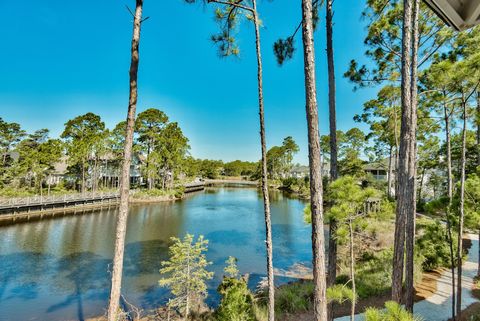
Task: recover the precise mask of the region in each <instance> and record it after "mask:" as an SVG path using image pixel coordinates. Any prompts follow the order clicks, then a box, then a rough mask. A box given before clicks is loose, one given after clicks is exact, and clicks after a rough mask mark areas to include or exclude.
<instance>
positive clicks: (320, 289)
mask: <svg viewBox="0 0 480 321" xmlns="http://www.w3.org/2000/svg"><path fill="white" fill-rule="evenodd" d="M312 12H313V8H312V1H311V0H302V39H303V51H304V64H305V66H304V72H305V98H306V112H307V124H308V126H307V127H308V158H309V165H310V206H311V212H312V251H313V282H314V286H315V289H314V302H313V307H314V318H313V320H314V321H325V320H327V300H326V278H325V239H324V234H323V229H324V227H323V187H322V173H321V159H320V155H321V150H320V137H319V133H320V132H319V128H318V106H317V91H316V83H315V49H314V45H313V24H312Z"/></svg>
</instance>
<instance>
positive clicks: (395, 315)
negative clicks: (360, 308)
mask: <svg viewBox="0 0 480 321" xmlns="http://www.w3.org/2000/svg"><path fill="white" fill-rule="evenodd" d="M365 320H366V321H390V320H395V321H420V320H422V319H421V318H419V317H416V316H414V315H412V314H410V313H409V312H408V311H407V310H405V309H404V308H403V307H402V306H401V305H399V304H398V303H396V302H393V301H389V302H386V303H385V310H378V309H375V308H368V309H367V310H366V311H365Z"/></svg>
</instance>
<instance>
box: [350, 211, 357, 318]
mask: <svg viewBox="0 0 480 321" xmlns="http://www.w3.org/2000/svg"><path fill="white" fill-rule="evenodd" d="M348 231H349V234H350V244H349V245H350V246H349V250H350V280H351V281H352V293H353V299H352V306H351V309H350V321H354V320H355V303H356V300H357V299H356V298H357V287H356V284H355V254H354V252H353V241H354V240H353V237H354V236H353V226H352V220H351V219H350V220H349V221H348Z"/></svg>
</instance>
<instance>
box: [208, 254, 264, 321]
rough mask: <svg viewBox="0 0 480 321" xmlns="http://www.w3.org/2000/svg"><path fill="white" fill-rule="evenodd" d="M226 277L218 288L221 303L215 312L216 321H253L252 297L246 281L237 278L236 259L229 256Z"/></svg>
mask: <svg viewBox="0 0 480 321" xmlns="http://www.w3.org/2000/svg"><path fill="white" fill-rule="evenodd" d="M226 263H227V266H226V267H225V269H224V271H225V274H226V276H224V277H223V281H222V283H221V284H220V286H219V287H218V292H219V293H220V294H221V295H222V301H221V302H220V305H219V307H218V309H217V312H216V318H215V320H217V321H254V320H255V314H254V311H253V295H252V293H251V292H250V291H249V290H248V286H247V279H246V278H243V277H242V278H238V274H239V271H238V268H237V259H236V258H234V257H232V256H230V257H229V258H228V260H227V261H226Z"/></svg>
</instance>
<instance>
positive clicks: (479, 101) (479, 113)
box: [476, 91, 480, 259]
mask: <svg viewBox="0 0 480 321" xmlns="http://www.w3.org/2000/svg"><path fill="white" fill-rule="evenodd" d="M476 116H477V119H476V120H477V166H478V167H480V91H477V115H476ZM479 259H480V258H479Z"/></svg>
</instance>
